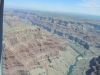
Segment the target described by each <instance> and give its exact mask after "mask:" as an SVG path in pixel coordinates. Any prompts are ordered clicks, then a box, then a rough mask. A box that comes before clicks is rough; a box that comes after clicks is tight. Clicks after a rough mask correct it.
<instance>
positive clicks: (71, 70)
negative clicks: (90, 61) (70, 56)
mask: <svg viewBox="0 0 100 75" xmlns="http://www.w3.org/2000/svg"><path fill="white" fill-rule="evenodd" d="M70 47H71V48H73V50H74V51H75V52H76V53H77V54H78V56H77V57H76V58H75V62H74V64H72V65H70V67H69V71H68V73H67V74H66V75H73V74H72V72H73V68H74V66H76V65H77V62H78V61H79V60H78V58H80V57H83V55H82V54H81V53H80V52H78V50H77V49H75V48H74V47H73V46H71V45H70Z"/></svg>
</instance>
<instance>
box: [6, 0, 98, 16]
mask: <svg viewBox="0 0 100 75" xmlns="http://www.w3.org/2000/svg"><path fill="white" fill-rule="evenodd" d="M4 7H5V8H18V9H31V10H42V11H50V12H61V13H62V12H64V13H66V12H71V13H80V14H88V15H96V16H100V0H5V6H4Z"/></svg>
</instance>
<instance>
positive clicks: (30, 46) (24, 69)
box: [3, 26, 72, 75]
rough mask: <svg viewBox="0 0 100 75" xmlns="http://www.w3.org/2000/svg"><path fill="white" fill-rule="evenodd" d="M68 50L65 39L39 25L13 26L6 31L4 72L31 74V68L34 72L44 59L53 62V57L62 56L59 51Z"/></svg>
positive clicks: (11, 74)
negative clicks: (55, 35)
mask: <svg viewBox="0 0 100 75" xmlns="http://www.w3.org/2000/svg"><path fill="white" fill-rule="evenodd" d="M69 49H71V48H70V47H69ZM66 50H67V44H66V43H65V42H64V41H63V40H61V39H58V38H57V37H53V36H52V35H51V34H50V33H48V32H46V31H43V30H41V29H40V28H38V27H31V26H29V27H28V26H25V27H23V28H22V29H21V27H15V28H11V29H10V30H8V31H6V32H5V33H4V55H3V74H4V75H31V74H29V73H30V71H29V70H32V72H34V71H35V70H34V69H35V68H37V66H40V65H41V64H42V63H41V62H44V61H48V63H51V62H52V59H57V58H59V57H60V53H59V52H62V51H66ZM71 50H72V49H71ZM68 54H69V53H68ZM69 55H70V54H69ZM63 58H64V57H63ZM61 59H62V57H61ZM70 61H72V60H70ZM56 62H57V61H56ZM48 63H47V62H46V64H47V65H49V64H48ZM65 63H67V62H65ZM68 63H69V62H68ZM62 64H63V63H62ZM42 65H43V64H42ZM63 65H64V64H63ZM59 66H60V64H59ZM59 66H57V67H59ZM51 72H52V71H51ZM32 75H34V74H32ZM36 75H38V74H36Z"/></svg>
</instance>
